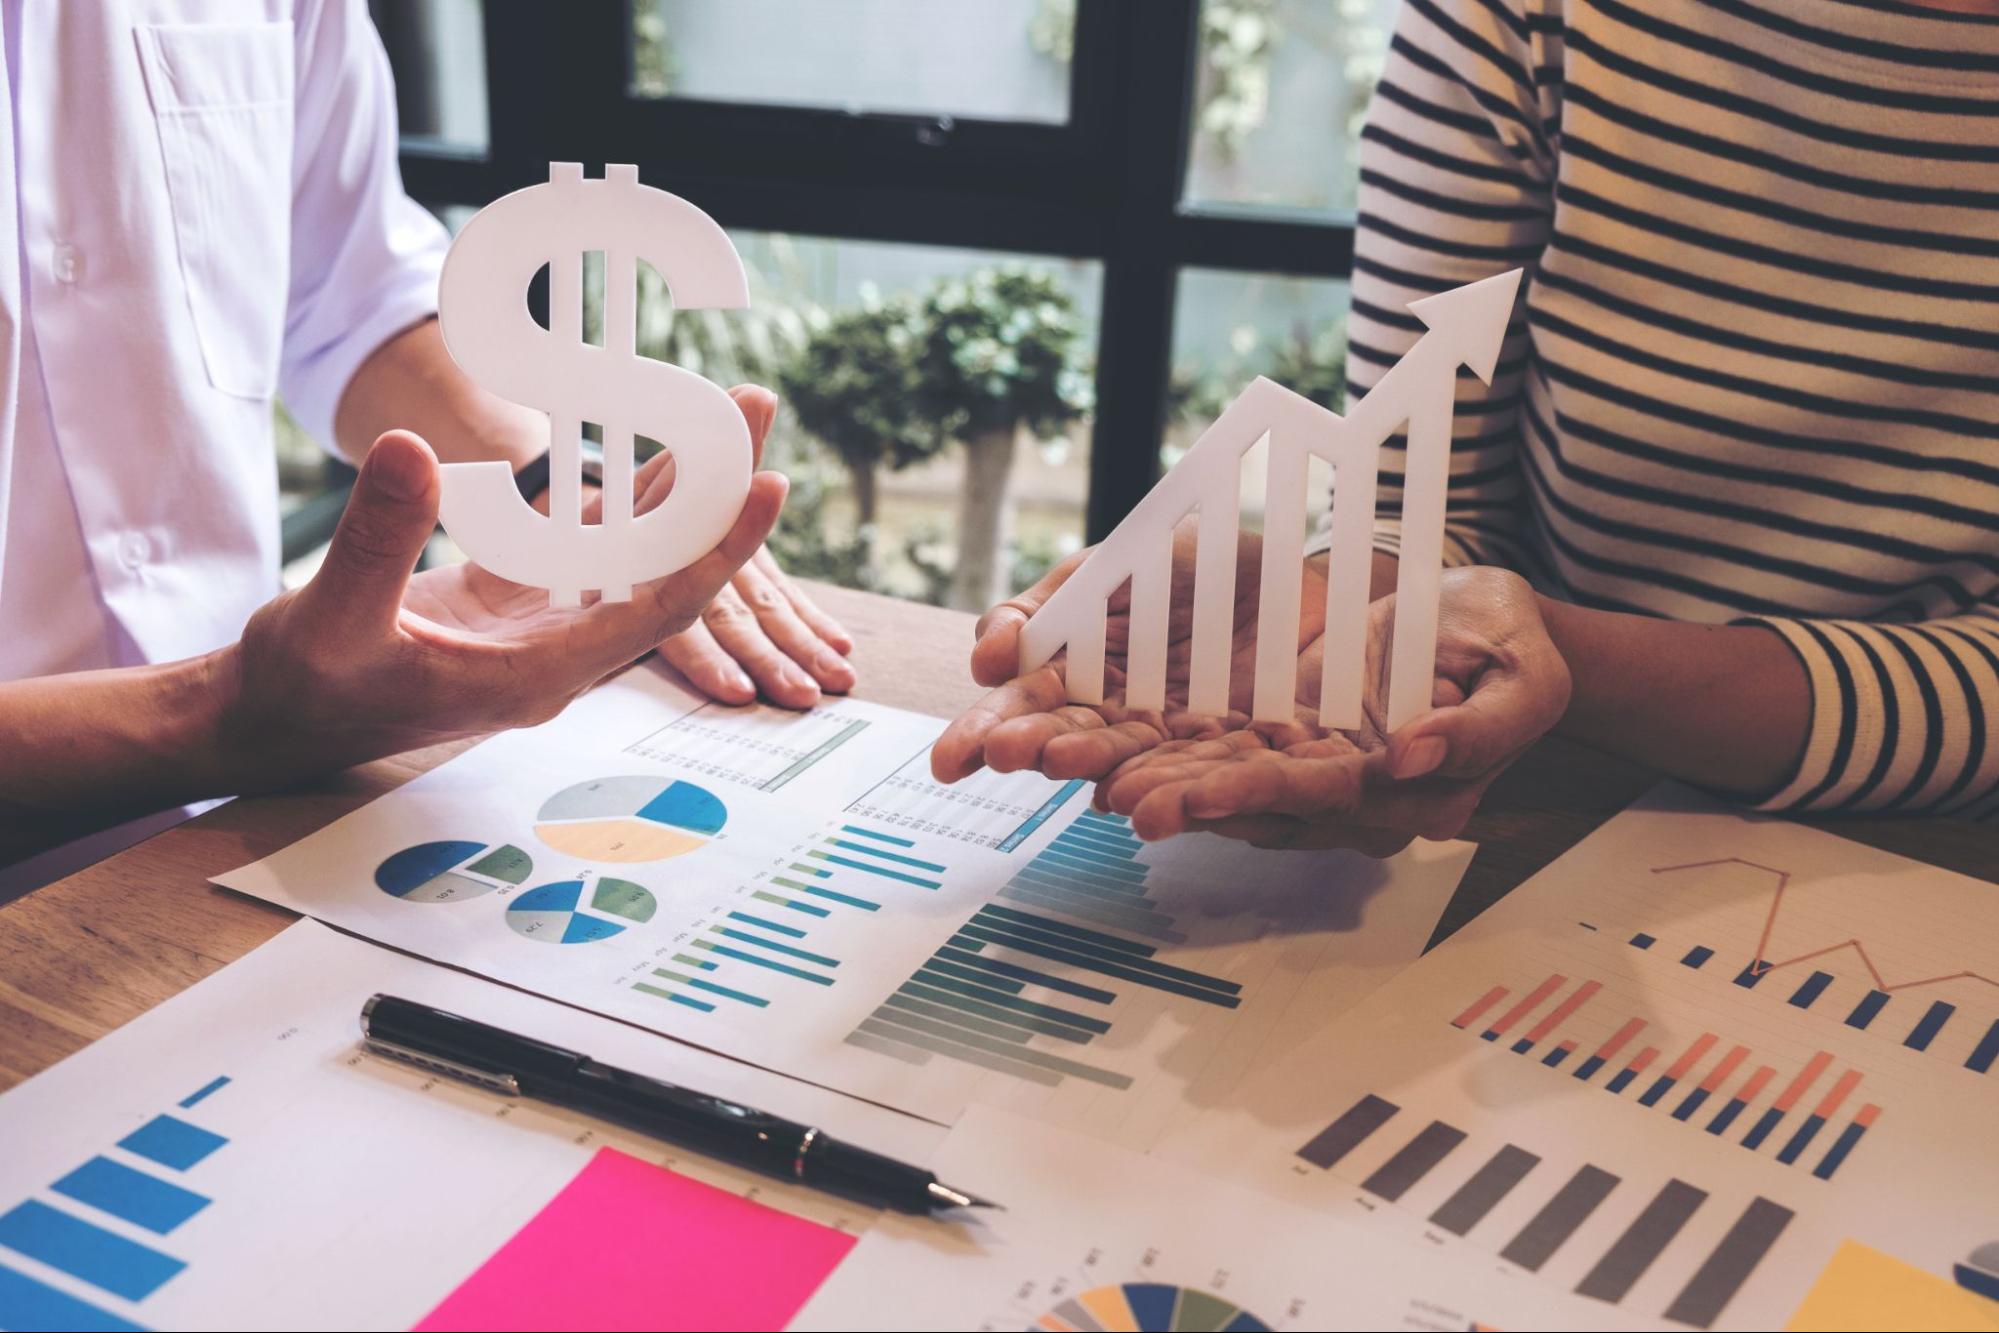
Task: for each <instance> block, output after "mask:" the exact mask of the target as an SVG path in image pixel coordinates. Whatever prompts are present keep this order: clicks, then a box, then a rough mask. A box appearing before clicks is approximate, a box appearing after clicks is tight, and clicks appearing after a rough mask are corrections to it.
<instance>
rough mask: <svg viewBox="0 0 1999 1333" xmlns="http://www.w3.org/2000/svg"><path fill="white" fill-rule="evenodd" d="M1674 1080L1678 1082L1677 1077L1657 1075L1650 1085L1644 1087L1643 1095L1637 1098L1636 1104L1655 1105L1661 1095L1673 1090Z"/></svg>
mask: <svg viewBox="0 0 1999 1333" xmlns="http://www.w3.org/2000/svg"><path fill="white" fill-rule="evenodd" d="M1676 1082H1678V1080H1677V1079H1672V1078H1668V1077H1666V1075H1664V1074H1661V1075H1659V1077H1658V1078H1657V1079H1655V1080H1653V1083H1652V1086H1651V1087H1649V1088H1647V1089H1645V1095H1644V1096H1643V1097H1640V1098H1639V1099H1638V1104H1639V1105H1640V1106H1655V1105H1657V1104H1658V1101H1659V1099H1660V1098H1661V1097H1663V1096H1665V1095H1666V1094H1667V1093H1669V1092H1671V1091H1672V1090H1673V1084H1674V1083H1676Z"/></svg>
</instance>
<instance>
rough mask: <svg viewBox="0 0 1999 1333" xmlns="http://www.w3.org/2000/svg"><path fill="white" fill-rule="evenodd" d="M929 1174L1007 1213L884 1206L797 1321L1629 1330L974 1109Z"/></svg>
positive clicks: (1369, 1226)
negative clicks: (956, 1217) (942, 1218)
mask: <svg viewBox="0 0 1999 1333" xmlns="http://www.w3.org/2000/svg"><path fill="white" fill-rule="evenodd" d="M935 1165H936V1168H937V1170H938V1171H939V1172H940V1173H948V1175H949V1177H950V1179H952V1180H961V1181H963V1182H964V1183H965V1185H966V1187H967V1188H970V1189H975V1190H980V1191H990V1192H991V1194H992V1196H993V1197H994V1198H997V1199H1000V1200H1003V1201H1004V1202H1005V1205H1006V1211H1004V1212H993V1213H981V1214H979V1215H977V1216H976V1217H974V1218H971V1219H968V1220H964V1221H951V1222H938V1221H932V1220H928V1219H915V1218H901V1217H890V1216H884V1217H883V1218H882V1219H881V1221H880V1222H879V1223H878V1224H877V1225H876V1226H875V1228H874V1229H873V1230H871V1231H870V1232H869V1233H868V1234H867V1235H866V1236H865V1237H863V1238H862V1240H861V1243H860V1244H859V1245H857V1246H856V1247H855V1248H854V1251H853V1253H852V1254H850V1255H848V1256H847V1259H846V1262H845V1263H843V1264H842V1265H841V1266H840V1267H839V1268H838V1269H836V1270H835V1271H834V1273H833V1276H832V1277H831V1278H829V1279H828V1280H827V1281H826V1284H825V1285H824V1286H822V1287H821V1288H820V1289H819V1291H818V1294H817V1295H815V1296H814V1297H813V1299H812V1300H811V1301H810V1302H809V1303H808V1304H807V1305H806V1307H805V1309H804V1310H802V1311H800V1312H799V1315H798V1318H797V1319H795V1320H794V1321H793V1322H792V1325H791V1327H792V1329H793V1330H810V1329H855V1328H869V1329H991V1330H1001V1329H1020V1328H1030V1329H1044V1330H1049V1331H1050V1333H1071V1331H1073V1330H1104V1329H1153V1328H1158V1329H1199V1330H1233V1331H1234V1333H1255V1330H1262V1329H1438V1330H1442V1329H1464V1328H1478V1327H1502V1328H1542V1329H1557V1328H1573V1329H1609V1328H1622V1327H1637V1326H1638V1325H1635V1324H1630V1323H1627V1322H1626V1321H1625V1320H1623V1319H1621V1318H1620V1317H1618V1316H1617V1315H1616V1314H1614V1313H1609V1312H1606V1311H1605V1310H1604V1309H1603V1307H1602V1306H1600V1305H1598V1304H1597V1303H1595V1302H1593V1301H1586V1300H1582V1299H1579V1298H1576V1297H1573V1296H1563V1295H1559V1294H1558V1295H1556V1296H1554V1297H1552V1298H1550V1297H1549V1296H1547V1295H1546V1294H1545V1293H1543V1292H1541V1291H1539V1290H1538V1289H1537V1288H1536V1287H1535V1284H1533V1283H1528V1282H1522V1281H1519V1280H1517V1279H1513V1278H1510V1277H1508V1276H1506V1275H1504V1274H1499V1273H1495V1272H1493V1271H1492V1270H1491V1269H1490V1268H1489V1267H1488V1266H1485V1265H1466V1264H1451V1263H1440V1262H1438V1261H1437V1256H1436V1255H1435V1253H1434V1246H1432V1245H1430V1244H1429V1243H1427V1242H1426V1241H1425V1240H1424V1238H1423V1236H1422V1234H1421V1228H1420V1227H1419V1226H1417V1225H1415V1224H1413V1223H1410V1222H1406V1221H1401V1220H1397V1219H1391V1218H1382V1219H1373V1220H1370V1221H1369V1222H1368V1223H1362V1222H1359V1221H1339V1220H1332V1219H1328V1218H1326V1217H1323V1216H1321V1215H1319V1214H1316V1213H1314V1212H1312V1211H1310V1210H1308V1209H1304V1208H1299V1207H1297V1206H1295V1205H1293V1204H1288V1203H1285V1202H1282V1201H1280V1200H1276V1199H1272V1198H1270V1197H1268V1196H1267V1195H1260V1194H1257V1193H1254V1192H1252V1191H1250V1190H1245V1189H1242V1188H1239V1187H1236V1186H1231V1185H1226V1184H1219V1183H1217V1182H1215V1181H1213V1180H1210V1179H1206V1178H1204V1177H1202V1176H1200V1175H1197V1174H1195V1173H1193V1172H1190V1171H1187V1170H1185V1169H1184V1168H1178V1167H1174V1166H1172V1165H1171V1164H1169V1163H1165V1162H1161V1161H1159V1160H1157V1159H1156V1158H1144V1157H1140V1156H1138V1155H1137V1154H1135V1153H1130V1152H1126V1151H1125V1150H1124V1149H1122V1148H1119V1147H1116V1146H1115V1145H1111V1144H1106V1143H1103V1142H1101V1141H1099V1140H1093V1139H1089V1138H1085V1137H1082V1136H1080V1135H1076V1134H1072V1133H1069V1132H1067V1131H1065V1130H1059V1129H1055V1128H1052V1127H1049V1126H1045V1125H1039V1124H1035V1123H1031V1122H1028V1121H1024V1120H1020V1119H1018V1118H1016V1117H1013V1116H1010V1115H1008V1114H1007V1113H1005V1112H1001V1111H993V1110H988V1109H985V1108H982V1107H981V1108H974V1109H973V1110H972V1111H970V1112H968V1113H967V1114H966V1116H965V1118H964V1119H963V1120H962V1121H960V1122H959V1123H958V1125H957V1126H956V1128H954V1129H953V1130H952V1131H951V1136H950V1138H949V1139H947V1140H946V1141H945V1143H944V1146H943V1147H942V1148H941V1149H940V1150H939V1152H938V1154H937V1158H936V1163H935Z"/></svg>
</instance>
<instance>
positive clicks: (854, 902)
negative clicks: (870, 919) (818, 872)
mask: <svg viewBox="0 0 1999 1333" xmlns="http://www.w3.org/2000/svg"><path fill="white" fill-rule="evenodd" d="M779 882H780V883H782V881H779ZM798 891H799V892H800V893H810V894H813V895H814V896H816V897H820V898H829V899H831V900H832V901H834V902H836V903H845V904H846V905H847V906H849V907H858V908H860V909H861V910H862V911H863V912H879V911H881V907H882V905H881V904H880V903H871V902H869V901H868V900H867V899H866V898H856V897H854V896H853V895H852V894H848V893H835V892H833V890H831V889H815V888H813V887H812V886H811V885H810V884H800V885H799V886H798Z"/></svg>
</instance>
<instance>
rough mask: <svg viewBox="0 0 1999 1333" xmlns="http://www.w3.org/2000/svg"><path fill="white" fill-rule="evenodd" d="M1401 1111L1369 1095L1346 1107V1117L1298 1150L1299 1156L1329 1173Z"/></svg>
mask: <svg viewBox="0 0 1999 1333" xmlns="http://www.w3.org/2000/svg"><path fill="white" fill-rule="evenodd" d="M1401 1109H1402V1108H1401V1107H1399V1106H1397V1105H1396V1104H1395V1103H1394V1102H1391V1101H1384V1100H1383V1099H1382V1098H1380V1097H1377V1096H1375V1095H1374V1094H1373V1093H1371V1092H1370V1093H1369V1094H1367V1096H1365V1097H1363V1098H1361V1099H1360V1100H1359V1101H1357V1102H1355V1103H1354V1104H1353V1105H1352V1106H1350V1107H1348V1108H1347V1113H1346V1114H1345V1115H1343V1116H1341V1117H1340V1118H1339V1119H1338V1120H1335V1121H1334V1122H1333V1123H1332V1124H1330V1125H1327V1126H1326V1127H1325V1128H1324V1129H1322V1130H1320V1131H1319V1133H1318V1137H1316V1138H1314V1139H1313V1140H1312V1141H1311V1142H1310V1143H1308V1144H1306V1145H1305V1146H1304V1147H1302V1148H1300V1149H1299V1150H1298V1155H1299V1156H1300V1157H1302V1158H1304V1159H1305V1160H1306V1161H1308V1162H1310V1163H1311V1164H1312V1165H1313V1166H1316V1167H1318V1168H1319V1169H1320V1170H1321V1171H1325V1170H1329V1169H1331V1167H1332V1165H1333V1163H1335V1162H1337V1161H1339V1160H1340V1158H1342V1157H1345V1156H1346V1155H1347V1154H1348V1153H1350V1152H1352V1151H1353V1150H1354V1149H1355V1148H1358V1147H1359V1146H1360V1145H1361V1142H1362V1141H1363V1140H1365V1139H1366V1138H1367V1136H1368V1135H1370V1134H1372V1133H1374V1131H1375V1130H1377V1129H1380V1128H1381V1127H1382V1126H1383V1125H1385V1124H1387V1123H1388V1119H1389V1117H1390V1116H1392V1115H1394V1114H1395V1113H1396V1112H1397V1111H1399V1110H1401Z"/></svg>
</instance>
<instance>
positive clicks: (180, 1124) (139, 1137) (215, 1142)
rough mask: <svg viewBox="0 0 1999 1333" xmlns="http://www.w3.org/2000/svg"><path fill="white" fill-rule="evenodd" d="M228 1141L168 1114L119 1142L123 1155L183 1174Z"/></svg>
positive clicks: (153, 1120)
mask: <svg viewBox="0 0 1999 1333" xmlns="http://www.w3.org/2000/svg"><path fill="white" fill-rule="evenodd" d="M227 1142H228V1140H227V1139H225V1138H223V1137H222V1136H221V1135H220V1134H211V1133H209V1132H208V1131H207V1130H205V1129H202V1128H201V1127H200V1126H198V1125H191V1124H189V1123H188V1122H187V1121H185V1120H181V1119H179V1118H177V1117H175V1116H170V1115H156V1116H154V1117H153V1118H152V1119H151V1120H148V1121H147V1122H146V1123H145V1124H143V1125H141V1126H139V1127H138V1128H137V1129H135V1130H133V1131H132V1132H131V1133H130V1134H127V1135H126V1136H125V1137H124V1138H122V1139H120V1140H118V1146H119V1147H121V1148H123V1149H124V1150H125V1151H126V1152H129V1153H133V1154H136V1155H137V1156H140V1157H144V1158H146V1159H147V1160H148V1161H152V1162H158V1163H159V1164H160V1165H161V1166H168V1167H172V1168H173V1169H174V1170H176V1171H185V1170H187V1169H188V1168H189V1167H191V1166H194V1165H196V1164H197V1163H199V1162H200V1161H201V1159H202V1158H204V1157H206V1156H208V1154H210V1153H212V1152H214V1151H215V1150H216V1149H217V1148H220V1147H221V1146H222V1145H223V1144H225V1143H227Z"/></svg>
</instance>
